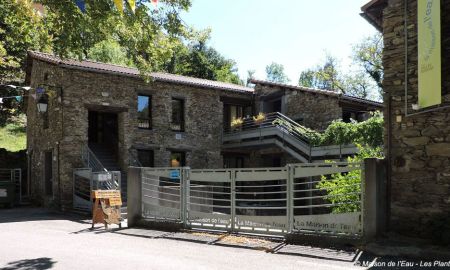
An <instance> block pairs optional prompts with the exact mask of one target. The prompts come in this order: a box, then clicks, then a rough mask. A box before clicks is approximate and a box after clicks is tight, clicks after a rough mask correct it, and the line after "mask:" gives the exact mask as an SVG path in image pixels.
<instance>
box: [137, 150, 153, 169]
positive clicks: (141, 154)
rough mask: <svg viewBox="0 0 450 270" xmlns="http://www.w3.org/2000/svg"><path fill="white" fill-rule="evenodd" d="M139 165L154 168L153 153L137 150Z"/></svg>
mask: <svg viewBox="0 0 450 270" xmlns="http://www.w3.org/2000/svg"><path fill="white" fill-rule="evenodd" d="M137 153H138V159H139V163H141V165H142V166H144V167H154V166H155V164H154V153H153V151H152V150H140V149H139V150H137Z"/></svg>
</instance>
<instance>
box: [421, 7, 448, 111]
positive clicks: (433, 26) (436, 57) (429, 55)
mask: <svg viewBox="0 0 450 270" xmlns="http://www.w3.org/2000/svg"><path fill="white" fill-rule="evenodd" d="M417 3H418V7H417V8H418V14H417V15H418V17H417V18H418V52H419V55H418V57H419V66H418V73H419V108H426V107H430V106H434V105H438V104H441V99H442V98H441V87H442V86H441V84H442V82H441V76H442V75H441V1H440V0H418V1H417Z"/></svg>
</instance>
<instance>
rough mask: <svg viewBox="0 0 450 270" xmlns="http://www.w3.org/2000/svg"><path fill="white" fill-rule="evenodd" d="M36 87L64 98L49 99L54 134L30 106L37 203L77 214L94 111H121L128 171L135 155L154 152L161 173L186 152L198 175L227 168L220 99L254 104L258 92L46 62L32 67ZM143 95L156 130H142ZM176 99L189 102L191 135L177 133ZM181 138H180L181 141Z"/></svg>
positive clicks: (121, 157)
mask: <svg viewBox="0 0 450 270" xmlns="http://www.w3.org/2000/svg"><path fill="white" fill-rule="evenodd" d="M30 81H31V86H32V87H37V86H39V85H44V87H47V89H51V90H52V89H55V91H59V92H58V95H57V96H55V97H51V98H50V99H49V106H48V119H49V121H48V123H49V127H48V128H47V129H44V128H43V123H44V121H43V116H42V115H40V114H38V112H37V109H36V103H35V101H34V100H33V99H32V98H30V99H29V101H28V109H27V117H28V123H29V125H28V130H27V132H28V136H27V137H28V139H27V147H28V154H29V158H30V159H31V164H32V165H31V166H32V167H31V168H30V171H31V183H33V184H32V190H31V193H32V196H33V198H34V199H35V201H37V202H40V203H43V204H45V205H50V204H52V203H60V204H61V207H62V208H70V207H71V203H72V189H73V186H72V181H73V179H72V177H73V175H72V174H73V169H74V168H82V167H83V164H82V159H81V150H82V146H83V145H86V144H87V142H88V111H89V109H92V108H97V109H96V110H100V111H101V110H109V111H111V110H112V111H116V112H117V114H118V122H119V153H118V154H119V161H120V164H119V165H120V167H121V169H122V170H125V169H126V168H127V166H128V159H129V154H130V152H133V151H134V152H135V151H136V149H151V150H153V151H154V163H155V164H154V165H155V166H157V167H168V166H169V165H170V152H171V151H175V150H176V151H183V152H185V153H186V165H187V166H190V167H191V168H221V167H222V166H223V165H222V163H223V162H222V156H221V149H220V147H221V130H222V126H223V123H222V121H223V109H222V108H223V105H222V102H221V101H220V98H221V97H228V98H234V99H242V100H245V101H248V102H249V103H250V101H251V99H252V93H251V92H249V93H239V92H233V91H227V90H217V89H212V88H211V89H209V88H200V87H197V88H196V87H193V86H186V85H179V84H174V83H165V82H157V81H155V82H150V83H145V82H144V80H142V79H140V78H132V77H125V76H118V75H112V74H104V73H96V72H88V71H82V70H76V69H69V68H63V67H60V66H57V65H53V64H50V63H46V62H43V61H39V60H33V67H32V71H31V75H30ZM45 85H47V86H45ZM55 86H57V87H55ZM139 94H142V95H150V96H151V97H152V122H153V123H152V127H153V128H152V129H151V130H144V129H139V128H138V122H137V97H138V95H139ZM172 97H174V98H181V99H183V100H184V102H185V131H184V132H175V131H172V130H171V129H170V119H171V99H172ZM98 108H100V109H98ZM176 134H179V135H180V136H181V139H180V138H176ZM45 151H52V155H53V166H52V167H53V176H54V181H53V193H54V194H55V195H54V196H53V197H49V196H45V195H44V194H45V184H44V181H43V178H44V176H43V174H44V172H43V170H44V169H43V162H44V152H45Z"/></svg>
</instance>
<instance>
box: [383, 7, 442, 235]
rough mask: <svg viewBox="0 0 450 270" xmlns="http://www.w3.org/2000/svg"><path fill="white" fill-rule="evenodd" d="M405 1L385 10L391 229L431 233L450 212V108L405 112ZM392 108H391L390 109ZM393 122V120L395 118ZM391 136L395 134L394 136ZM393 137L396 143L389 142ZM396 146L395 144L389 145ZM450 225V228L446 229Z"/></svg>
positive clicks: (413, 13) (411, 66) (411, 79)
mask: <svg viewBox="0 0 450 270" xmlns="http://www.w3.org/2000/svg"><path fill="white" fill-rule="evenodd" d="M404 2H405V1H403V0H390V1H389V4H388V7H387V8H386V9H385V10H384V22H383V28H384V29H383V35H384V44H385V49H384V57H383V63H384V69H385V74H384V82H383V84H384V90H385V91H386V95H385V96H384V101H385V104H387V105H386V109H385V111H384V113H385V119H386V121H385V123H386V130H387V132H386V138H385V142H386V148H385V149H386V154H387V157H388V159H389V161H390V171H391V173H390V175H391V177H390V182H391V185H390V186H391V197H390V200H391V216H390V229H391V230H393V231H396V232H399V233H402V234H405V235H409V236H415V237H422V238H430V237H431V236H432V232H433V231H439V230H441V231H442V230H445V228H440V229H439V228H436V227H435V225H433V224H436V220H439V219H442V218H445V217H448V216H449V214H450V126H449V123H450V110H449V109H441V110H439V111H435V112H426V113H422V114H418V115H414V116H405V113H406V111H405V73H404V70H405V43H404ZM441 2H442V10H441V14H442V27H443V29H442V34H443V36H442V53H443V58H442V59H443V63H442V64H443V72H442V75H443V90H442V91H443V94H444V100H445V101H446V102H447V104H448V102H449V101H450V98H449V95H448V94H449V93H450V76H449V70H450V63H449V61H450V34H449V33H450V32H449V30H450V5H448V4H444V2H447V1H441ZM407 3H408V22H409V24H408V26H407V29H408V58H409V60H408V69H407V70H408V81H407V82H406V83H407V86H408V95H407V97H406V98H407V99H408V113H414V111H413V110H412V104H416V103H417V91H418V86H417V84H418V82H417V24H416V22H417V1H407ZM389 107H390V108H389ZM388 119H391V124H390V125H389V120H388ZM389 135H390V136H389ZM389 140H390V143H389ZM389 146H390V149H389V148H388V147H389ZM448 229H449V228H448V227H447V229H446V230H448Z"/></svg>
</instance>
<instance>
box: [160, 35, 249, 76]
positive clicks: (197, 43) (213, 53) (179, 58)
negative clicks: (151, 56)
mask: <svg viewBox="0 0 450 270" xmlns="http://www.w3.org/2000/svg"><path fill="white" fill-rule="evenodd" d="M210 32H211V30H210V29H206V30H204V31H195V30H193V29H191V33H190V34H189V38H190V40H189V44H188V45H187V46H186V45H184V44H183V43H182V42H179V43H177V44H176V45H175V47H176V49H175V50H174V54H173V55H172V57H171V59H170V60H169V61H168V62H167V63H166V64H165V68H164V70H165V71H167V72H169V73H175V74H180V75H185V76H192V77H196V78H202V79H209V80H215V81H222V82H230V83H235V84H243V82H242V81H241V80H240V79H239V76H238V75H237V68H236V62H235V61H233V60H231V59H227V58H225V57H224V56H222V55H221V54H220V53H219V52H218V51H217V50H216V49H214V48H212V47H210V46H208V45H207V43H208V41H209V39H210Z"/></svg>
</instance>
